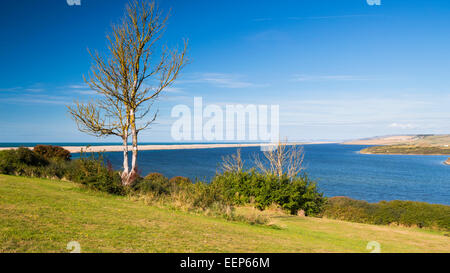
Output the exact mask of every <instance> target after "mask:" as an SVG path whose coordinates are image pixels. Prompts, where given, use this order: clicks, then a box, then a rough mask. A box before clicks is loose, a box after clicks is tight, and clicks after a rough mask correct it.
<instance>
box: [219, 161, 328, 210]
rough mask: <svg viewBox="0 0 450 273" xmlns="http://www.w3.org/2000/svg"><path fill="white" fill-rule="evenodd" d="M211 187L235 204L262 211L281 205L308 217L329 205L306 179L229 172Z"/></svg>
mask: <svg viewBox="0 0 450 273" xmlns="http://www.w3.org/2000/svg"><path fill="white" fill-rule="evenodd" d="M211 185H212V186H213V187H216V188H218V189H219V191H220V192H221V194H222V195H223V196H224V198H226V200H228V201H229V202H231V203H232V204H237V205H242V204H248V203H254V205H255V207H257V208H259V209H261V210H262V209H265V208H267V207H269V206H270V205H272V204H277V205H278V206H280V207H281V208H283V209H285V210H287V211H289V212H290V213H292V214H295V213H297V211H299V210H303V211H304V212H305V214H306V215H314V214H317V213H319V212H320V210H321V207H322V205H323V203H324V201H325V200H324V197H323V195H322V194H321V193H319V192H318V190H317V187H316V184H315V183H314V182H312V181H311V180H310V179H309V178H308V176H306V175H302V176H299V177H295V178H292V179H289V178H288V177H286V176H282V177H278V176H276V175H270V174H262V173H258V172H255V171H253V170H252V171H241V172H225V173H223V174H217V175H216V176H215V177H214V179H213V181H212V183H211Z"/></svg>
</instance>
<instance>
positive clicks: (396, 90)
mask: <svg viewBox="0 0 450 273" xmlns="http://www.w3.org/2000/svg"><path fill="white" fill-rule="evenodd" d="M126 2H127V1H122V0H114V1H111V0H81V6H69V5H67V3H66V0H22V1H13V0H5V1H2V6H1V9H0V35H1V39H0V62H1V65H0V116H1V119H0V142H70V141H73V142H81V141H117V140H116V139H114V138H108V139H100V140H99V139H96V138H94V137H90V136H88V135H85V134H83V133H81V132H78V131H77V128H76V125H75V123H74V122H73V121H72V120H71V119H70V117H69V116H68V114H67V112H66V108H65V105H68V104H70V103H72V101H73V100H74V99H81V100H90V99H95V96H94V95H92V91H90V90H88V89H87V88H86V86H85V85H84V83H83V75H86V74H87V73H88V71H89V68H90V57H89V54H88V52H87V48H90V49H98V50H99V51H105V46H106V40H105V34H106V33H107V32H108V31H109V27H110V25H111V23H114V22H117V21H118V20H119V18H120V17H121V15H122V14H123V9H124V6H125V4H126ZM158 3H159V4H160V6H161V7H162V8H163V9H164V10H166V11H167V10H168V9H170V8H171V9H172V12H171V14H172V15H171V17H170V20H169V25H168V30H167V32H166V35H165V36H164V43H165V44H167V45H169V46H177V45H181V42H182V39H183V38H188V39H189V57H190V59H191V63H190V64H189V65H188V66H187V67H186V69H185V70H184V71H183V74H182V77H181V78H180V79H179V80H178V82H177V83H176V84H175V85H174V86H173V87H172V88H171V89H170V90H168V92H166V94H165V95H164V96H163V97H162V98H161V100H160V101H159V102H158V107H159V109H160V116H159V119H158V123H157V124H155V125H153V127H152V128H151V129H150V130H148V131H146V132H144V133H143V134H142V135H141V141H164V142H167V141H172V139H171V137H170V126H171V124H172V123H173V121H174V120H175V119H173V118H171V117H170V110H171V109H172V107H173V106H174V105H176V104H187V105H192V104H193V97H194V96H201V97H203V102H204V104H213V103H214V104H219V105H225V104H229V103H234V104H237V103H240V104H278V105H280V125H281V128H280V132H281V136H282V137H287V138H288V139H289V140H341V139H353V138H360V137H370V136H375V135H389V134H415V133H450V123H449V122H448V120H449V118H450V106H449V105H450V92H449V88H450V75H449V74H450V54H449V50H450V16H449V15H450V2H449V1H400V0H395V1H394V0H382V1H381V5H380V6H370V5H368V4H367V2H366V0H341V1H337V0H308V1H307V0H304V1H301V0H293V1H262V0H258V1H256V0H255V1H249V0H245V1H244V0H243V1H233V0H228V1H219V0H217V1H201V0H160V1H158Z"/></svg>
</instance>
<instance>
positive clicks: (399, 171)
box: [0, 143, 450, 205]
mask: <svg viewBox="0 0 450 273" xmlns="http://www.w3.org/2000/svg"><path fill="white" fill-rule="evenodd" d="M70 144H71V145H74V144H73V143H70ZM82 144H83V145H85V143H80V145H82ZM0 146H6V145H2V144H0ZM11 146H13V145H11ZM30 146H33V145H30ZM365 147H367V146H355V145H338V144H321V145H305V146H304V148H305V152H306V154H305V167H306V172H307V173H308V174H309V175H310V177H312V178H313V179H315V180H316V181H317V183H318V186H319V189H320V190H321V191H323V192H324V193H325V195H326V196H342V195H345V196H349V197H352V198H356V199H362V200H367V201H369V202H378V201H381V200H414V201H424V202H429V203H439V204H446V205H450V166H445V165H443V164H442V162H443V161H444V160H445V159H446V158H447V157H448V156H409V155H361V154H359V153H358V151H359V150H361V149H362V148H365ZM235 152H236V148H217V149H196V150H165V151H140V153H139V159H138V162H139V169H140V171H141V172H142V174H144V175H145V174H147V173H149V172H160V173H163V174H164V175H166V176H168V177H173V176H177V175H181V176H187V177H190V178H191V179H193V180H195V179H196V178H199V179H201V180H204V181H208V180H210V179H211V178H212V177H213V176H214V174H215V172H216V169H217V166H218V164H219V163H220V162H221V158H222V157H223V156H225V155H229V154H233V153H235ZM255 153H260V151H259V148H256V147H247V148H242V157H243V159H244V160H245V161H246V165H247V167H251V165H250V161H251V158H252V155H253V154H255ZM76 156H77V155H74V157H76ZM105 157H106V158H107V159H109V160H110V161H111V163H112V164H113V166H114V167H115V168H117V169H119V168H120V167H121V162H122V153H120V152H113V153H106V154H105Z"/></svg>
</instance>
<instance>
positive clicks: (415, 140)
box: [342, 135, 450, 147]
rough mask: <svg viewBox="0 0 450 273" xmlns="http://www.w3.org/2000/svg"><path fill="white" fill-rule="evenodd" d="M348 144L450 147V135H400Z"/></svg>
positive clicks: (349, 142) (353, 141)
mask: <svg viewBox="0 0 450 273" xmlns="http://www.w3.org/2000/svg"><path fill="white" fill-rule="evenodd" d="M342 144H347V145H413V146H420V147H430V146H432V147H450V135H399V136H382V137H373V138H367V139H358V140H352V141H348V142H344V143H342Z"/></svg>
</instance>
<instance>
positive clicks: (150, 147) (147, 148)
mask: <svg viewBox="0 0 450 273" xmlns="http://www.w3.org/2000/svg"><path fill="white" fill-rule="evenodd" d="M332 143H335V142H295V143H289V144H290V145H308V144H332ZM271 145H273V144H271V143H235V144H234V143H233V144H155V145H139V146H138V149H139V150H140V151H153V150H155V151H156V150H187V149H214V148H240V147H267V146H271ZM62 147H63V148H64V149H66V150H68V151H69V152H70V153H72V154H73V153H79V152H80V151H81V150H83V152H88V153H93V152H94V153H97V152H122V151H123V148H122V145H105V146H62ZM129 147H131V145H130V146H129ZM17 148H18V147H0V151H2V150H9V149H17ZM27 148H33V147H27Z"/></svg>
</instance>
